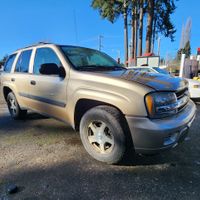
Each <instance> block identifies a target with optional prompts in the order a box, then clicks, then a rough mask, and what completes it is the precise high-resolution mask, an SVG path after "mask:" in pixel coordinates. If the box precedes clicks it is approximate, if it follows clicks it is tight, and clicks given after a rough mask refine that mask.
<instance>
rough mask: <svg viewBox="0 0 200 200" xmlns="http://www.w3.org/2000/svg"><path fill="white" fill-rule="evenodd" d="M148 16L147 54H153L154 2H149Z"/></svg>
mask: <svg viewBox="0 0 200 200" xmlns="http://www.w3.org/2000/svg"><path fill="white" fill-rule="evenodd" d="M147 2H148V15H147V34H146V53H150V52H151V40H152V26H153V18H154V0H148V1H147Z"/></svg>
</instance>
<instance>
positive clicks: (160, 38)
mask: <svg viewBox="0 0 200 200" xmlns="http://www.w3.org/2000/svg"><path fill="white" fill-rule="evenodd" d="M160 40H161V38H160V37H158V56H159V55H160Z"/></svg>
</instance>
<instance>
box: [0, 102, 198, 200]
mask: <svg viewBox="0 0 200 200" xmlns="http://www.w3.org/2000/svg"><path fill="white" fill-rule="evenodd" d="M0 99H1V98H0ZM197 107H198V111H197V117H196V119H195V121H194V123H193V125H192V127H191V131H190V138H189V139H188V140H187V141H185V142H184V144H182V145H180V146H178V147H177V148H175V149H173V150H171V151H167V152H164V153H163V154H161V155H156V156H148V157H147V156H133V155H131V153H130V155H129V156H128V157H127V158H126V159H125V160H124V161H123V162H122V163H121V164H120V165H115V166H109V165H106V164H102V163H100V162H97V161H95V160H93V159H92V158H91V157H90V156H89V155H88V154H87V153H86V152H85V150H84V148H83V146H82V144H81V141H80V138H79V135H78V134H77V133H75V132H74V131H73V130H72V129H71V128H70V127H69V126H67V125H65V124H63V123H60V122H58V121H55V120H53V119H49V118H45V117H42V116H40V115H37V114H34V113H30V114H29V115H28V118H27V119H26V120H24V121H13V120H12V119H11V118H10V117H9V114H8V111H7V109H6V106H5V104H4V103H3V100H2V99H1V100H0V200H6V199H8V200H9V199H20V200H25V199H26V200H37V199H42V200H45V199H53V200H55V199H67V200H68V199H125V200H128V199H137V200H138V199H148V200H149V199H153V200H156V199H159V200H160V199H166V200H169V199H181V200H184V199H197V200H199V199H200V145H199V144H200V123H199V122H200V105H198V106H197ZM10 183H14V184H16V185H17V186H18V187H19V191H18V192H17V193H16V194H12V195H11V194H7V193H6V189H7V186H8V185H9V184H10Z"/></svg>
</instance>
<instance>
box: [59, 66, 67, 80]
mask: <svg viewBox="0 0 200 200" xmlns="http://www.w3.org/2000/svg"><path fill="white" fill-rule="evenodd" d="M59 76H60V77H61V78H65V76H66V71H65V68H64V67H63V66H61V67H60V68H59Z"/></svg>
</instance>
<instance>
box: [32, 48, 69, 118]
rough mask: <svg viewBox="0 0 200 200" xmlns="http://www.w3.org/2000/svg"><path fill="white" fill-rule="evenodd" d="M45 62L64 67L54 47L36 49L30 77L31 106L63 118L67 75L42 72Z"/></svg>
mask: <svg viewBox="0 0 200 200" xmlns="http://www.w3.org/2000/svg"><path fill="white" fill-rule="evenodd" d="M45 64H46V65H48V64H49V66H50V67H51V66H52V65H54V66H55V65H56V66H57V67H58V68H60V67H63V63H62V62H61V59H60V58H59V56H58V54H57V52H56V51H55V50H54V49H53V48H50V47H40V48H37V49H36V52H35V57H34V63H33V73H32V76H31V79H30V91H29V98H30V99H31V101H32V103H31V106H32V107H33V108H34V109H35V110H37V111H39V112H41V113H45V114H49V115H51V116H54V117H56V118H62V117H61V115H62V113H63V110H64V109H65V107H66V101H67V78H66V77H67V76H66V77H65V78H61V77H60V76H59V74H57V73H55V74H54V73H51V74H49V75H45V74H42V73H41V68H42V66H44V65H45ZM49 70H51V69H49Z"/></svg>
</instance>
